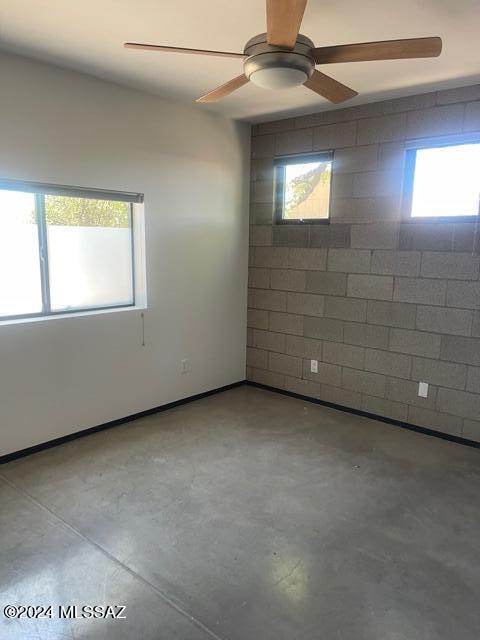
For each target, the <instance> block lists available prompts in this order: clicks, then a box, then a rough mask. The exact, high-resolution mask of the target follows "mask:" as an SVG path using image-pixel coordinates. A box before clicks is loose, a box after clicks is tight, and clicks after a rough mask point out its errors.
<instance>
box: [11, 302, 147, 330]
mask: <svg viewBox="0 0 480 640" xmlns="http://www.w3.org/2000/svg"><path fill="white" fill-rule="evenodd" d="M146 309H147V307H146V306H142V305H131V306H128V307H112V308H108V307H107V308H105V309H90V310H85V311H72V312H71V313H56V314H52V315H48V316H29V317H23V318H10V319H5V320H0V327H3V326H7V325H12V324H32V323H36V322H45V321H48V322H49V321H51V320H65V319H67V318H83V317H85V316H99V315H106V314H111V313H124V312H130V311H145V310H146Z"/></svg>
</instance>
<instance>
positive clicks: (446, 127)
mask: <svg viewBox="0 0 480 640" xmlns="http://www.w3.org/2000/svg"><path fill="white" fill-rule="evenodd" d="M464 111H465V107H464V105H463V104H452V105H448V106H441V107H433V108H431V109H422V110H420V111H410V112H409V113H408V114H407V134H406V137H407V138H425V137H427V136H440V135H444V134H448V133H459V132H460V131H461V130H462V125H463V114H464Z"/></svg>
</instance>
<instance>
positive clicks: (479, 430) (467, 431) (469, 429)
mask: <svg viewBox="0 0 480 640" xmlns="http://www.w3.org/2000/svg"><path fill="white" fill-rule="evenodd" d="M462 437H463V438H467V439H468V440H475V441H476V442H479V441H480V422H479V421H478V420H468V419H465V420H464V421H463V429H462Z"/></svg>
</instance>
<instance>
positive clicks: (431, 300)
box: [393, 278, 447, 305]
mask: <svg viewBox="0 0 480 640" xmlns="http://www.w3.org/2000/svg"><path fill="white" fill-rule="evenodd" d="M446 291H447V283H446V282H444V281H442V280H427V279H421V278H395V287H394V290H393V299H394V300H395V301H396V302H411V303H414V304H415V303H418V304H428V305H444V304H445V297H446Z"/></svg>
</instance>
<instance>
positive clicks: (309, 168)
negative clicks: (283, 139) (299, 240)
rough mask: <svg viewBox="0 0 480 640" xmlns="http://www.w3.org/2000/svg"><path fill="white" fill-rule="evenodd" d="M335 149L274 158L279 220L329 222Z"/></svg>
mask: <svg viewBox="0 0 480 640" xmlns="http://www.w3.org/2000/svg"><path fill="white" fill-rule="evenodd" d="M332 163H333V153H332V152H330V151H327V152H322V153H316V154H308V155H302V156H290V157H285V158H276V159H275V217H276V221H277V222H278V223H302V222H303V223H312V222H328V219H329V216H330V187H331V177H332Z"/></svg>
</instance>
